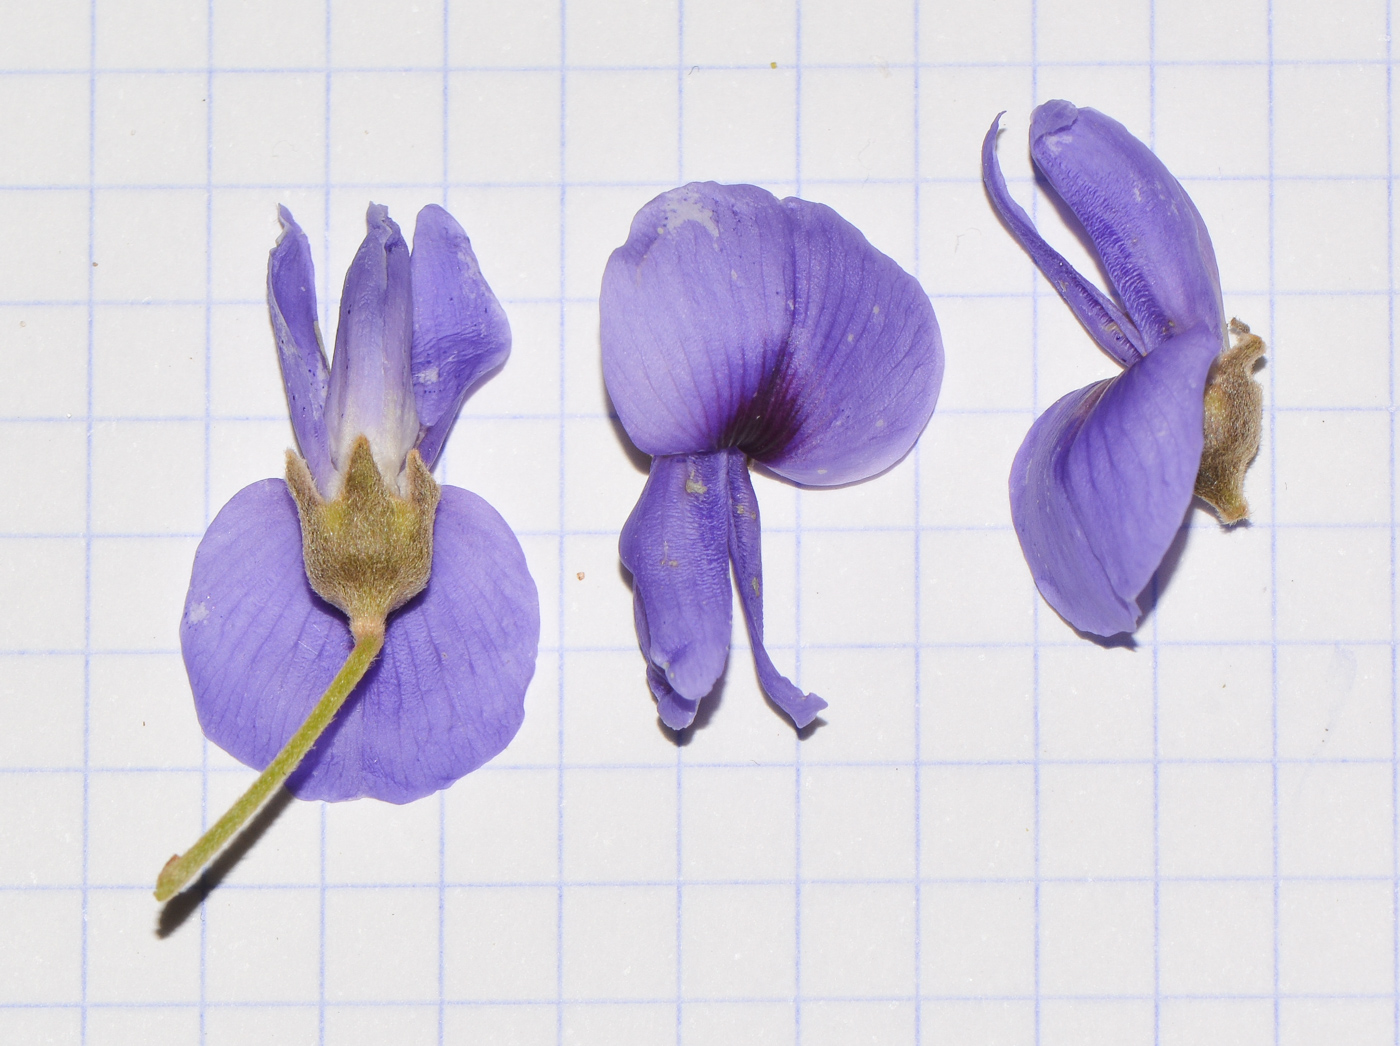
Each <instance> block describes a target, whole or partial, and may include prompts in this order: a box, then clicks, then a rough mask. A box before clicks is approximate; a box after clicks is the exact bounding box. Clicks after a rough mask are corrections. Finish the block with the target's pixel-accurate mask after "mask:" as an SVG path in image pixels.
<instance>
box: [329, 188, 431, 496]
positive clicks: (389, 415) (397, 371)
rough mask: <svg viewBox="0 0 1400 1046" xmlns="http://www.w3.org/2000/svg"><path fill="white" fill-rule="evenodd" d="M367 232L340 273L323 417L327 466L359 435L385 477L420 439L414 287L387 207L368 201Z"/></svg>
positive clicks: (341, 463)
mask: <svg viewBox="0 0 1400 1046" xmlns="http://www.w3.org/2000/svg"><path fill="white" fill-rule="evenodd" d="M365 224H366V225H367V226H368V227H369V232H368V234H367V235H366V236H365V239H364V242H363V243H362V244H360V249H359V250H358V251H357V252H356V253H355V259H354V261H352V262H351V263H350V268H349V269H348V270H347V271H346V273H345V289H344V291H343V292H342V294H341V298H340V323H339V324H338V325H337V327H336V330H335V355H334V356H333V357H332V359H331V379H330V388H329V390H328V392H327V395H326V414H327V419H328V428H329V430H330V442H331V461H332V462H334V464H335V467H336V469H337V470H341V469H344V468H345V467H346V466H347V465H348V464H349V462H350V450H351V448H352V447H353V446H354V445H355V439H356V438H357V437H358V436H360V435H361V434H363V435H366V436H368V437H369V442H370V446H371V448H372V449H373V450H374V461H375V464H376V465H378V466H379V471H380V472H381V473H382V474H383V475H384V476H385V477H386V478H387V479H388V480H389V482H391V483H392V482H394V481H395V480H397V479H398V476H399V472H400V471H401V470H402V469H403V462H404V457H405V456H406V455H407V454H408V452H409V451H410V450H411V449H412V448H413V446H414V445H415V444H416V443H417V441H418V415H417V412H416V410H415V408H414V402H413V371H412V365H411V352H412V348H413V286H412V278H411V276H410V270H409V251H408V245H407V244H406V243H404V239H403V235H402V234H401V233H400V232H399V227H398V226H397V225H395V224H394V222H393V221H392V220H391V219H390V218H389V212H388V210H387V209H386V208H384V207H381V206H379V205H378V204H371V205H370V208H369V213H368V214H367V215H366V216H365Z"/></svg>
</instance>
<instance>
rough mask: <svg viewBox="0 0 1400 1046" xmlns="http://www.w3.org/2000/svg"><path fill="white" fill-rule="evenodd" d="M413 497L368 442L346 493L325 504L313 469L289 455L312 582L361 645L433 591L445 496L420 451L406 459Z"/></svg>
mask: <svg viewBox="0 0 1400 1046" xmlns="http://www.w3.org/2000/svg"><path fill="white" fill-rule="evenodd" d="M405 471H406V474H407V478H406V484H405V485H406V487H407V492H406V493H405V494H402V495H401V494H400V493H399V492H398V491H397V490H396V489H395V488H394V487H391V486H390V485H389V483H388V482H387V481H386V480H385V478H384V477H383V476H382V475H381V474H380V472H379V468H378V466H377V465H375V463H374V455H373V454H372V453H371V451H370V445H369V440H368V439H367V438H365V437H364V436H360V437H359V439H357V440H356V441H355V445H354V447H353V449H352V450H351V454H350V466H349V468H347V469H346V471H345V482H344V484H343V486H342V487H341V489H340V493H339V494H337V495H336V496H335V497H334V498H332V499H330V500H326V499H325V498H323V497H322V496H321V492H320V491H319V490H317V489H316V482H315V480H314V479H312V476H311V470H310V469H309V468H308V467H307V465H306V462H305V461H304V460H303V459H302V458H301V457H300V456H299V455H297V454H294V453H292V452H291V451H288V452H287V487H288V488H289V489H290V490H291V492H292V498H293V499H294V500H295V501H296V503H297V514H298V515H299V516H300V517H301V548H302V558H303V559H304V560H305V562H306V577H307V580H308V581H310V582H311V587H312V588H313V589H315V591H316V594H317V595H319V596H320V597H321V598H322V599H324V600H325V601H326V602H328V603H330V604H332V605H333V606H337V607H339V608H340V609H341V610H343V611H345V613H346V615H348V616H349V618H350V631H351V632H352V633H353V634H354V635H355V638H356V639H361V638H363V637H365V636H367V635H370V634H372V633H378V634H379V635H383V632H384V622H385V619H386V618H387V617H388V616H389V613H390V611H393V610H395V609H397V608H398V607H401V606H403V604H404V603H406V602H408V601H409V600H410V599H412V598H413V597H414V596H416V595H417V594H418V593H419V592H421V591H423V589H424V588H425V587H427V584H428V575H429V573H430V572H431V570H432V565H433V519H434V517H435V516H436V514H437V504H438V499H439V497H441V491H440V490H439V489H438V485H437V482H436V481H435V480H434V479H433V476H432V473H430V472H429V471H428V466H427V465H425V464H424V463H423V459H422V457H421V456H419V454H418V451H416V450H411V451H409V452H408V461H407V464H406V467H405Z"/></svg>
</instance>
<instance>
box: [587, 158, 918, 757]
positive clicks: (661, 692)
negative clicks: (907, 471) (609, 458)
mask: <svg viewBox="0 0 1400 1046" xmlns="http://www.w3.org/2000/svg"><path fill="white" fill-rule="evenodd" d="M600 309H601V314H602V315H601V318H602V342H603V376H604V379H605V380H606V382H607V387H608V393H609V395H610V396H611V397H612V402H613V405H614V406H615V407H616V409H617V413H618V417H619V418H620V419H621V421H622V425H623V427H624V428H625V429H626V430H627V434H628V435H629V436H630V437H631V439H632V441H633V443H635V444H636V445H637V447H638V448H639V449H641V450H642V451H644V452H645V453H647V454H650V455H652V462H651V472H650V476H649V477H648V479H647V484H646V487H645V489H644V490H643V491H642V496H641V499H640V500H639V501H638V502H637V506H636V508H635V509H633V511H632V515H631V517H630V518H629V519H628V520H627V524H626V526H625V527H624V528H623V531H622V538H621V542H620V551H621V555H622V562H623V563H624V565H626V567H627V569H628V570H630V571H631V572H632V577H633V582H634V590H633V610H634V615H635V618H636V625H637V637H638V640H639V641H640V644H641V648H642V654H643V656H644V657H645V658H646V662H647V681H648V683H649V684H650V686H651V690H652V693H653V694H654V695H655V697H656V701H657V707H658V710H659V713H660V716H661V719H662V721H663V722H665V723H666V725H667V726H670V727H672V728H673V729H681V728H683V727H686V726H688V725H689V724H690V723H691V722H692V721H693V720H694V718H695V713H696V710H697V707H698V705H699V702H700V700H701V699H702V698H703V697H705V695H706V694H708V693H709V692H710V690H711V689H713V687H714V685H715V683H716V681H717V680H718V679H719V677H720V675H721V673H722V672H723V671H724V666H725V661H726V658H727V657H728V653H729V635H730V622H731V613H732V606H733V595H732V594H731V590H730V580H729V572H730V567H731V565H732V567H733V571H734V578H735V581H736V583H737V585H738V589H739V598H740V602H741V603H742V604H743V607H744V612H745V616H746V617H747V620H748V627H749V639H750V641H751V644H752V646H753V651H754V660H755V662H756V664H757V668H758V678H759V682H760V683H761V684H762V686H763V689H764V691H765V692H766V693H767V694H768V696H769V697H770V698H771V699H772V700H773V702H774V703H775V704H777V705H778V706H779V707H780V708H782V710H783V711H784V712H786V713H787V714H788V715H789V716H790V717H791V718H792V720H793V722H794V723H796V724H797V725H798V726H799V727H801V726H806V725H807V724H808V723H810V722H811V721H812V719H813V718H815V716H816V715H817V713H818V712H820V711H821V710H822V709H823V708H825V707H826V702H825V701H823V700H822V699H821V698H820V697H817V696H816V695H815V694H803V693H802V691H800V690H799V689H798V688H797V687H796V686H794V685H793V684H792V682H791V681H790V680H788V679H787V678H786V677H785V676H783V675H782V674H781V673H780V672H779V671H778V670H777V668H775V667H774V665H773V663H772V661H771V660H770V659H769V657H768V653H767V651H766V650H765V649H764V645H763V580H762V577H763V570H762V563H761V552H760V532H759V516H758V500H757V498H756V497H755V495H754V489H753V485H752V483H751V481H750V479H749V460H750V459H753V460H754V461H757V462H760V463H761V464H762V465H764V466H765V467H766V468H768V469H769V470H771V471H772V472H774V473H777V474H778V475H779V476H783V477H785V478H787V479H790V480H793V481H795V482H797V483H801V484H807V485H812V486H832V485H836V484H843V483H851V482H853V481H856V480H861V479H865V478H867V477H869V476H873V475H875V474H876V473H878V472H881V471H883V470H884V469H886V468H888V467H890V466H891V465H893V464H894V463H895V462H897V461H898V460H899V459H900V458H901V457H903V456H904V454H905V453H906V452H907V451H908V450H909V448H910V447H912V446H913V445H914V441H915V440H916V439H918V436H919V433H920V432H921V431H923V427H924V425H925V424H926V423H927V421H928V419H929V416H930V414H932V412H933V406H934V402H935V401H936V400H937V398H938V387H939V383H940V381H941V380H942V376H943V347H942V342H941V340H940V337H939V333H938V323H937V321H936V320H935V319H934V315H933V307H932V305H930V304H929V300H928V296H927V295H926V294H924V292H923V289H922V288H921V287H920V286H919V284H918V281H916V280H915V279H914V278H913V277H912V276H910V275H909V274H907V273H906V272H904V271H903V270H902V269H900V267H899V266H898V265H896V264H895V263H894V262H893V261H892V260H891V259H890V258H888V257H886V256H885V255H883V254H881V253H880V252H879V251H877V250H876V249H875V248H874V247H872V246H870V244H869V243H868V242H867V241H866V239H865V237H864V236H862V235H861V234H860V232H859V231H858V230H857V229H856V228H855V227H854V226H852V225H851V224H850V223H849V222H847V221H845V220H844V219H843V218H841V216H840V215H838V214H836V212H835V211H833V210H831V209H830V208H829V207H824V206H822V205H821V204H815V203H808V202H806V201H804V200H798V199H786V200H782V201H779V200H777V199H776V198H775V197H773V196H772V195H771V194H770V193H768V192H765V191H764V190H763V189H759V188H756V187H754V186H752V185H717V184H715V183H713V182H706V183H692V184H690V185H686V186H683V187H681V188H679V189H673V190H671V191H670V192H667V193H663V194H662V195H660V196H658V197H657V198H656V199H654V200H652V201H651V202H650V203H648V204H647V205H646V206H645V207H643V208H642V209H641V210H640V211H639V212H638V213H637V216H636V217H635V218H634V219H633V221H632V228H631V231H630V234H629V236H628V239H627V242H626V243H625V244H624V245H623V246H622V247H619V248H618V249H617V250H616V251H614V252H613V254H612V257H611V258H610V259H609V260H608V265H607V269H606V271H605V272H604V274H603V288H602V298H601V302H600Z"/></svg>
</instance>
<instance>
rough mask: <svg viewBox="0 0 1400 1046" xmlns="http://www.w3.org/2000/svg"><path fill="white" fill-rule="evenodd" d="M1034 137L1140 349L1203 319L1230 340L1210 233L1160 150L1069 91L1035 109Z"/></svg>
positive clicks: (1043, 165) (1041, 161)
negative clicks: (1077, 102) (1080, 103)
mask: <svg viewBox="0 0 1400 1046" xmlns="http://www.w3.org/2000/svg"><path fill="white" fill-rule="evenodd" d="M1030 137H1031V157H1032V158H1033V159H1034V160H1035V164H1036V166H1037V167H1039V168H1040V170H1041V171H1042V172H1043V173H1044V174H1045V177H1046V179H1047V180H1048V181H1049V182H1050V185H1051V186H1052V187H1053V188H1054V190H1055V192H1057V193H1058V194H1059V195H1060V197H1061V198H1062V199H1063V200H1064V201H1065V203H1067V204H1068V205H1069V207H1070V210H1072V211H1073V212H1074V214H1075V216H1076V217H1077V218H1078V219H1079V221H1080V222H1081V224H1083V226H1084V229H1085V231H1086V232H1087V233H1088V234H1089V238H1090V239H1091V240H1093V242H1094V248H1095V249H1096V250H1097V251H1098V252H1099V257H1100V258H1102V259H1103V265H1104V269H1105V271H1107V273H1108V276H1109V279H1110V280H1112V281H1113V288H1114V290H1115V291H1117V293H1118V298H1119V300H1120V301H1121V302H1122V303H1123V306H1124V308H1125V309H1126V310H1127V313H1128V316H1129V317H1130V318H1131V319H1132V321H1133V323H1134V325H1135V326H1136V327H1137V329H1138V331H1139V333H1140V334H1141V337H1142V344H1141V346H1140V348H1141V349H1142V351H1143V352H1151V351H1152V350H1154V349H1155V348H1157V346H1159V345H1161V344H1162V343H1163V342H1165V341H1167V340H1168V339H1170V338H1173V337H1176V336H1177V335H1179V334H1182V333H1184V332H1186V331H1190V330H1192V329H1194V328H1196V327H1198V326H1200V325H1202V324H1204V325H1205V326H1208V327H1210V328H1212V329H1214V330H1218V331H1219V332H1220V345H1219V348H1218V349H1217V352H1218V351H1220V350H1221V349H1224V347H1225V312H1224V307H1223V306H1222V304H1221V300H1220V273H1219V271H1218V269H1217V268H1216V264H1215V251H1214V249H1213V248H1212V247H1211V242H1210V234H1209V233H1208V232H1207V231H1206V227H1205V223H1204V222H1203V221H1202V220H1201V215H1200V213H1199V212H1198V211H1197V210H1196V205H1195V204H1194V203H1192V202H1191V198H1190V197H1189V196H1187V195H1186V190H1185V189H1183V188H1182V187H1181V183H1180V182H1178V181H1177V180H1176V179H1175V178H1174V177H1172V174H1171V172H1170V171H1168V170H1167V168H1166V166H1165V165H1164V164H1163V163H1162V161H1161V160H1159V159H1157V157H1156V156H1155V155H1154V154H1153V152H1152V150H1151V149H1149V148H1148V147H1147V146H1146V145H1144V144H1143V143H1142V142H1140V141H1138V140H1137V139H1136V138H1135V137H1133V135H1132V134H1131V133H1129V131H1128V129H1127V128H1126V127H1124V126H1123V125H1122V124H1120V123H1119V122H1118V121H1117V120H1114V119H1112V118H1110V117H1107V116H1105V115H1104V114H1103V113H1101V112H1098V111H1097V110H1094V109H1079V108H1076V107H1075V106H1074V105H1071V104H1070V103H1069V102H1066V101H1062V100H1055V101H1050V102H1046V103H1045V104H1044V105H1041V106H1039V107H1038V108H1037V109H1036V110H1035V112H1033V113H1032V114H1031V130H1030ZM1033 256H1034V255H1033ZM1037 261H1038V260H1037ZM1052 282H1054V280H1053V277H1052ZM1076 311H1077V310H1076ZM1091 329H1092V328H1091Z"/></svg>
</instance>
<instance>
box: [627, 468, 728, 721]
mask: <svg viewBox="0 0 1400 1046" xmlns="http://www.w3.org/2000/svg"><path fill="white" fill-rule="evenodd" d="M727 488H728V477H727V475H726V469H725V455H724V454H683V455H675V456H670V457H656V458H653V459H652V463H651V474H650V475H649V476H648V477H647V484H646V487H645V488H644V489H643V490H642V496H641V498H640V499H639V500H638V501H637V505H636V507H635V508H634V509H633V510H632V514H631V515H630V516H629V517H628V518H627V523H626V524H625V525H624V526H623V528H622V536H621V539H620V540H619V542H618V551H619V552H620V554H621V556H622V563H623V565H624V566H626V567H627V569H628V570H629V571H631V572H632V578H633V597H632V598H633V610H634V615H635V617H636V619H637V638H638V641H639V642H640V643H641V644H642V655H643V656H644V657H645V658H646V659H647V663H648V664H649V665H652V666H655V667H656V668H657V669H659V670H660V671H661V672H662V673H664V676H665V682H666V683H667V684H668V686H669V687H670V688H671V689H673V690H674V691H675V692H676V694H677V695H678V696H679V697H680V698H682V699H683V702H684V704H679V703H677V704H673V706H672V711H670V712H668V709H667V706H666V703H665V702H662V703H661V711H662V712H663V713H664V714H663V718H665V714H669V715H671V718H670V719H665V722H666V724H667V725H668V726H670V727H672V728H674V729H681V728H682V727H685V726H689V725H690V722H691V720H692V719H694V718H695V709H696V707H698V705H699V702H700V699H701V698H703V697H704V696H705V695H706V694H708V693H709V692H710V691H711V690H712V689H713V688H714V685H715V681H716V680H718V679H719V677H720V674H721V673H722V672H723V671H724V664H725V661H726V660H727V658H728V657H729V634H730V623H731V619H732V613H733V603H734V596H733V594H732V593H731V591H730V587H729V547H728V546H729V522H728V513H729V494H728V489H727ZM655 690H656V687H655V686H654V685H653V691H655ZM660 696H661V695H658V699H660ZM687 713H688V714H687ZM682 719H683V720H684V722H681V721H680V720H682ZM673 720H675V721H673Z"/></svg>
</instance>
